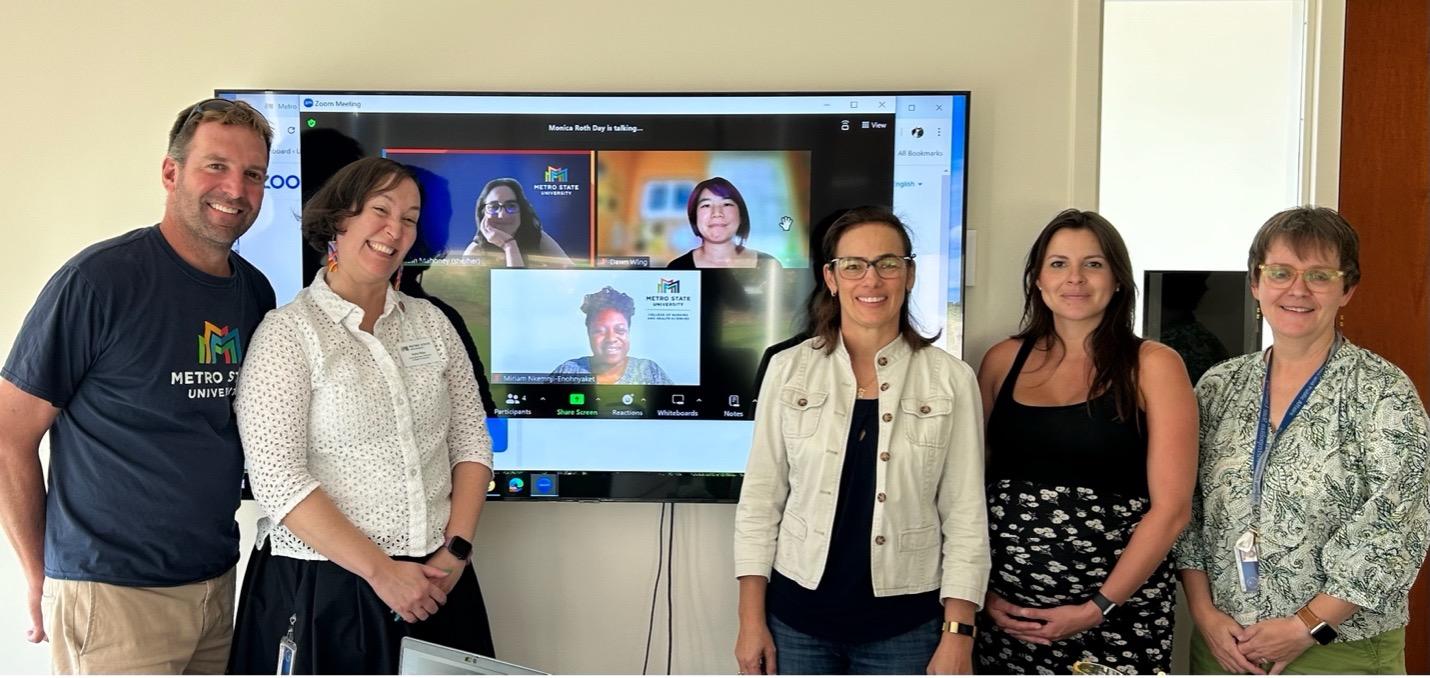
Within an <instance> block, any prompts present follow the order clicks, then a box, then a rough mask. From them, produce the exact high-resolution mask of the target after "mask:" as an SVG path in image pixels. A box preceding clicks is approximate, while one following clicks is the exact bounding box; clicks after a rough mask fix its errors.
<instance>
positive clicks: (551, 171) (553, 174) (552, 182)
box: [532, 165, 581, 196]
mask: <svg viewBox="0 0 1430 678" xmlns="http://www.w3.org/2000/svg"><path fill="white" fill-rule="evenodd" d="M532 189H534V190H535V191H536V192H537V193H539V194H541V195H549V196H564V195H576V194H577V193H578V192H580V190H581V184H580V183H579V182H578V183H572V181H571V169H570V168H568V167H557V166H555V165H547V166H546V170H545V171H544V172H542V173H541V183H539V184H535V185H533V186H532Z"/></svg>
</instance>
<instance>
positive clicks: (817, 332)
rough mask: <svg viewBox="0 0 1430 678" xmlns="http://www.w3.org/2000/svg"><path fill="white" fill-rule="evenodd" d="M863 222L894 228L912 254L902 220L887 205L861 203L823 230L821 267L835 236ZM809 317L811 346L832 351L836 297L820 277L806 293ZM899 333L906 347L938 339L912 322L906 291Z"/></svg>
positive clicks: (828, 257)
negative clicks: (807, 293) (813, 289)
mask: <svg viewBox="0 0 1430 678" xmlns="http://www.w3.org/2000/svg"><path fill="white" fill-rule="evenodd" d="M864 224H882V225H884V226H888V227H889V228H892V229H894V231H895V232H897V233H898V234H899V240H900V241H902V242H903V245H904V255H905V256H907V255H909V254H912V253H913V251H914V243H913V240H911V239H910V238H909V229H908V228H907V227H906V226H904V222H902V221H900V220H899V217H898V216H895V214H894V213H893V212H892V211H891V210H889V208H887V207H882V206H879V205H865V206H863V207H855V208H854V209H851V210H849V211H847V212H845V213H844V214H843V215H841V216H840V217H839V218H838V219H835V220H834V223H832V224H830V225H829V230H828V231H826V232H825V234H824V240H823V241H822V242H821V243H820V247H819V262H820V264H821V268H823V267H827V266H829V262H830V260H832V259H834V250H835V248H836V247H837V246H838V245H839V239H840V238H842V237H843V236H844V234H845V233H846V232H848V231H849V230H850V229H852V228H854V227H855V226H863V225H864ZM913 273H914V265H913V262H910V263H909V269H908V274H909V275H913ZM868 275H876V273H875V272H874V271H869V272H868ZM806 314H807V317H808V318H809V325H810V333H811V334H813V335H814V336H815V337H817V341H815V343H814V346H815V348H819V349H822V350H823V351H824V352H825V353H833V352H834V347H835V346H836V345H838V343H839V299H838V298H836V297H834V296H833V295H831V294H828V290H825V289H824V283H823V281H822V280H821V281H820V283H819V286H818V288H817V289H816V290H815V292H814V293H813V294H811V295H810V297H809V308H808V309H807V311H806ZM899 335H900V336H902V337H903V338H904V341H906V342H908V344H909V347H910V348H912V349H914V350H918V349H920V348H923V347H925V346H928V345H930V344H932V343H933V342H934V340H936V339H938V337H939V334H934V335H933V336H932V337H926V336H924V335H923V332H921V331H920V330H919V328H918V327H916V326H915V325H914V320H913V316H912V314H910V312H909V295H908V294H907V293H906V294H904V303H903V305H902V306H900V307H899Z"/></svg>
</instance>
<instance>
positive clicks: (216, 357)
mask: <svg viewBox="0 0 1430 678" xmlns="http://www.w3.org/2000/svg"><path fill="white" fill-rule="evenodd" d="M220 362H222V363H223V364H225V365H237V364H239V363H242V362H243V344H242V342H241V341H240V340H239V337H238V330H236V329H235V330H229V328H228V327H226V326H225V327H219V326H218V325H215V324H213V323H211V322H208V321H207V320H206V321H204V333H203V334H200V335H199V364H200V365H217V364H218V363H220Z"/></svg>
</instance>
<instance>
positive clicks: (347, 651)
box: [229, 158, 492, 674]
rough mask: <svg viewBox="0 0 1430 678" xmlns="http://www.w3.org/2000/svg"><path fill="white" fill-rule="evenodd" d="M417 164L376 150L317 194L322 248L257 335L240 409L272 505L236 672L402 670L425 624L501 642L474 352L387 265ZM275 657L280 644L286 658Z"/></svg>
mask: <svg viewBox="0 0 1430 678" xmlns="http://www.w3.org/2000/svg"><path fill="white" fill-rule="evenodd" d="M420 211H421V192H420V190H419V188H418V184H417V182H416V179H415V177H414V176H413V174H412V173H411V171H410V170H408V169H407V168H406V167H404V166H402V165H399V164H397V163H395V162H392V161H390V160H385V159H381V158H368V159H364V160H360V161H358V162H355V163H353V164H351V165H348V166H347V167H345V168H344V169H342V170H340V171H339V172H338V173H337V174H336V175H334V176H333V178H332V179H331V180H329V181H328V182H327V183H326V184H325V185H324V186H323V188H322V189H320V190H319V191H318V192H317V194H315V195H314V196H313V198H312V199H311V200H309V202H308V204H307V206H306V207H305V208H304V212H303V233H304V238H305V239H306V240H307V241H308V242H309V243H310V244H312V245H314V246H315V247H318V248H319V249H326V251H327V252H328V265H327V266H326V267H325V268H324V270H320V271H319V272H318V274H317V276H316V277H315V278H314V279H313V283H312V284H311V285H310V286H309V287H307V288H306V289H304V290H303V291H301V292H299V293H298V295H297V297H296V298H295V299H294V300H293V301H292V302H291V303H289V304H287V305H286V306H283V307H282V308H279V309H277V310H275V311H273V312H271V313H269V315H268V317H267V318H266V319H265V320H264V321H263V324H262V325H260V326H259V328H258V330H257V332H256V333H255V335H254V337H253V339H252V342H251V343H250V345H249V347H248V351H249V353H248V356H247V360H246V361H245V364H244V371H243V374H242V376H241V378H240V380H239V384H238V391H237V394H236V397H235V402H234V409H235V411H236V412H237V415H238V425H239V430H240V432H241V435H242V437H243V441H244V455H245V457H246V460H247V465H248V472H249V478H250V481H251V483H252V485H253V493H254V497H255V498H256V499H257V500H258V503H259V505H260V507H261V508H262V509H263V517H262V518H261V519H260V520H259V525H258V538H257V542H256V548H255V551H254V554H253V556H252V559H251V560H250V561H249V566H248V570H247V572H246V574H245V577H244V585H243V592H242V595H241V596H240V602H239V611H238V621H237V623H236V624H235V634H234V644H233V655H232V658H231V659H230V662H229V670H230V672H232V673H268V672H270V671H272V669H273V667H272V664H271V662H274V661H275V657H279V656H280V651H281V650H283V649H284V648H288V647H290V643H291V646H292V655H293V657H292V661H293V669H294V670H293V672H294V673H362V674H368V673H394V672H396V670H397V651H398V645H399V644H400V642H401V639H402V637H403V636H407V635H413V636H416V637H419V638H423V639H426V640H431V641H432V642H437V643H441V644H444V645H451V646H458V647H462V648H463V649H467V650H470V651H474V652H480V653H483V654H492V648H491V637H490V631H489V630H488V627H487V622H486V612H485V609H484V606H483V605H482V601H481V593H480V590H479V588H478V587H477V583H476V578H475V574H473V572H472V569H471V568H470V567H468V559H469V558H470V557H471V540H472V539H473V537H474V534H475V532H476V527H477V516H478V514H479V513H480V512H481V507H482V503H483V501H484V499H485V496H486V487H487V484H488V482H489V481H490V480H491V463H492V462H491V459H492V456H491V439H490V437H489V436H488V434H487V430H486V424H485V414H484V412H483V409H482V407H481V402H480V399H479V397H478V395H477V385H476V379H475V375H474V373H473V371H472V363H471V361H470V359H469V357H468V356H467V353H466V351H465V349H464V348H463V345H462V343H461V341H460V339H459V338H458V336H457V333H456V330H455V329H454V328H453V327H452V325H451V323H450V322H449V321H448V320H447V318H446V317H445V316H444V315H443V314H442V313H441V312H440V311H439V310H438V309H437V308H436V307H435V306H433V305H432V304H431V303H429V302H427V301H425V300H421V299H416V298H413V297H409V296H407V295H405V294H402V293H401V292H398V291H396V290H395V289H394V288H393V286H392V285H390V284H389V283H390V281H391V280H392V279H393V278H394V276H395V274H396V273H397V272H398V270H399V269H400V267H401V266H402V259H403V257H404V256H405V255H406V253H407V250H408V249H409V248H410V247H411V246H412V243H413V241H414V240H415V239H416V235H417V220H418V215H419V214H420ZM280 661H281V660H280Z"/></svg>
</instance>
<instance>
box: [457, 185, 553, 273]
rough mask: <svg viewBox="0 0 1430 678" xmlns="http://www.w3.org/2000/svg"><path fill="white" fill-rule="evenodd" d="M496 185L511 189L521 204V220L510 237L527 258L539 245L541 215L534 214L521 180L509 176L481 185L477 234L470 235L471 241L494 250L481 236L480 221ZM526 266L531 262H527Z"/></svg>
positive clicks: (534, 252)
mask: <svg viewBox="0 0 1430 678" xmlns="http://www.w3.org/2000/svg"><path fill="white" fill-rule="evenodd" d="M498 186H505V187H507V188H509V189H511V192H512V193H514V194H515V195H516V203H517V204H518V205H521V222H520V223H518V224H517V226H516V233H514V234H512V237H513V238H515V239H516V246H517V247H519V248H521V255H522V256H523V257H526V258H527V259H528V260H529V259H530V258H531V256H532V255H534V254H536V250H537V248H538V247H540V246H541V217H539V216H537V215H536V210H535V209H534V208H532V206H531V202H530V201H528V200H527V199H526V192H525V191H523V190H522V189H521V182H520V181H517V180H516V179H512V178H510V177H502V178H500V179H492V180H491V181H488V182H487V185H486V186H483V187H482V192H481V193H478V194H477V234H476V235H475V236H473V237H472V241H473V242H476V243H478V244H480V245H481V246H482V249H488V250H495V249H496V246H495V245H492V244H491V243H489V242H487V239H486V238H483V237H482V229H481V222H482V216H483V215H484V214H485V211H484V210H485V207H483V206H484V205H485V204H486V202H487V196H488V195H490V194H491V192H492V191H494V190H496V188H497V187H498ZM527 265H528V266H530V265H531V264H530V263H528V264H527Z"/></svg>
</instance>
